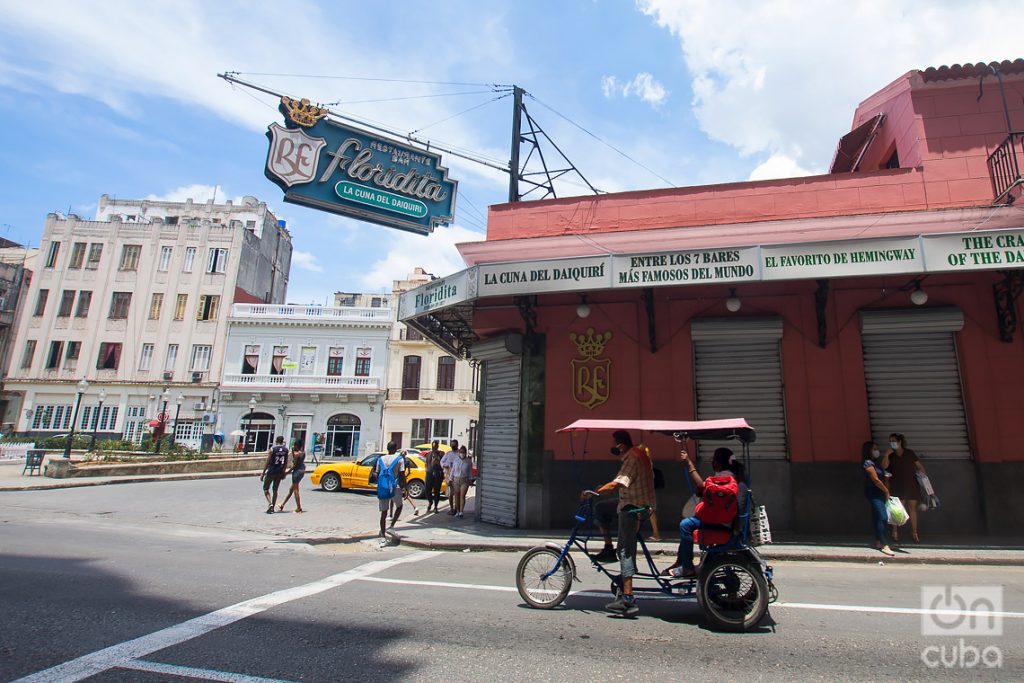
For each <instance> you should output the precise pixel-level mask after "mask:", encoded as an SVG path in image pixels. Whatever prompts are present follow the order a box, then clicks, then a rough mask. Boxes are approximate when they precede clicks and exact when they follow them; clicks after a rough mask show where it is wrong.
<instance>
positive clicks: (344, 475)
mask: <svg viewBox="0 0 1024 683" xmlns="http://www.w3.org/2000/svg"><path fill="white" fill-rule="evenodd" d="M382 455H386V454H385V453H383V452H381V453H371V454H370V455H367V456H365V457H364V458H362V459H361V460H356V461H348V462H325V463H321V464H320V465H318V466H317V468H316V469H315V470H313V474H311V475H310V476H309V481H310V483H312V484H313V486H319V487H320V488H322V489H323V490H324V491H340V490H341V489H353V490H356V491H376V490H377V481H376V480H374V481H373V482H371V481H370V475H371V474H373V468H374V466H375V465H376V464H377V460H378V459H379V458H380V457H381V456H382ZM405 458H406V461H405V462H406V472H405V481H406V485H407V486H408V488H409V495H410V496H412V497H413V498H422V497H423V496H424V495H425V494H426V492H427V482H426V478H427V470H426V466H425V463H424V461H423V458H422V457H420V455H419V454H418V453H417V452H416V451H414V450H409V451H405ZM445 489H446V483H445V482H442V483H441V493H442V494H444V492H445Z"/></svg>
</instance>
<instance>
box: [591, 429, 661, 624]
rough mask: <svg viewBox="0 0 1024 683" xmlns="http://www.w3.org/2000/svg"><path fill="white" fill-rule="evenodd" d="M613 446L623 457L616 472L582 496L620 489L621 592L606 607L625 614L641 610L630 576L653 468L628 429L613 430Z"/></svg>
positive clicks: (651, 486)
mask: <svg viewBox="0 0 1024 683" xmlns="http://www.w3.org/2000/svg"><path fill="white" fill-rule="evenodd" d="M612 440H613V441H614V442H615V445H614V446H613V447H612V449H611V452H612V454H613V455H621V456H622V465H621V466H620V467H619V473H618V474H617V475H616V476H615V478H614V479H612V480H611V481H610V482H608V483H607V484H604V485H603V486H600V487H598V488H597V489H596V490H595V491H584V492H583V494H582V496H581V497H582V498H588V497H591V496H592V495H595V494H596V495H599V496H600V495H603V494H605V493H611V492H612V491H614V490H616V489H618V491H619V507H618V512H619V564H620V566H621V568H622V593H621V595H618V596H616V598H615V600H614V601H612V602H610V603H608V604H607V605H605V608H606V609H608V610H610V611H612V612H617V613H619V614H622V615H625V616H632V615H634V614H636V613H637V612H639V611H640V609H639V608H638V607H637V606H636V600H635V599H634V598H633V576H634V575H635V574H636V535H637V532H638V531H639V530H640V523H641V521H642V520H643V519H644V518H646V516H647V514H648V513H649V512H650V510H651V509H652V508H654V506H655V498H654V467H653V466H652V465H651V458H650V456H649V455H647V452H646V451H645V450H644V449H643V448H640V447H638V446H634V445H633V437H631V436H630V435H629V432H627V431H625V430H623V429H619V430H616V431H614V432H612Z"/></svg>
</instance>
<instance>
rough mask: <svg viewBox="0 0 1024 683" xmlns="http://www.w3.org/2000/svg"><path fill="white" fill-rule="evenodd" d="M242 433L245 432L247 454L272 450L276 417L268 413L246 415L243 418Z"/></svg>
mask: <svg viewBox="0 0 1024 683" xmlns="http://www.w3.org/2000/svg"><path fill="white" fill-rule="evenodd" d="M241 428H242V431H244V432H245V452H246V453H258V452H260V451H266V450H270V444H272V443H273V442H274V416H273V415H270V414H268V413H252V415H251V416H250V415H249V414H248V413H246V415H245V416H243V417H242V427H241Z"/></svg>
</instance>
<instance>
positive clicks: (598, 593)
mask: <svg viewBox="0 0 1024 683" xmlns="http://www.w3.org/2000/svg"><path fill="white" fill-rule="evenodd" d="M355 581H371V582H373V583H391V584H402V585H406V586H434V587H437V588H460V589H470V590H480V591H497V592H503V593H517V592H518V589H516V588H515V587H513V586H493V585H487V584H479V583H453V582H450V581H417V580H412V579H385V578H382V577H377V576H367V577H359V578H357V579H355ZM609 595H611V591H602V590H595V589H585V590H579V591H573V592H572V593H569V597H573V596H582V597H588V598H594V597H596V598H604V597H608V596H609ZM695 595H696V594H695V593H691V594H681V595H669V594H667V593H647V592H641V593H637V599H639V600H644V601H647V600H681V599H682V600H685V599H686V598H689V597H695ZM771 606H772V607H783V608H788V609H808V610H824V611H829V612H868V613H871V612H875V613H881V614H916V615H921V614H934V615H940V616H965V617H972V616H976V617H1006V618H1008V619H1024V612H988V611H983V612H974V611H971V610H955V609H923V608H918V607H873V606H869V605H828V604H817V603H811V602H775V603H772V605H771Z"/></svg>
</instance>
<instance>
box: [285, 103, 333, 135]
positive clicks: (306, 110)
mask: <svg viewBox="0 0 1024 683" xmlns="http://www.w3.org/2000/svg"><path fill="white" fill-rule="evenodd" d="M281 107H282V108H283V110H284V115H285V116H287V117H288V119H289V120H290V121H291V122H292V123H294V124H295V125H297V126H302V127H303V128H309V127H311V126H313V125H315V124H316V122H317V121H319V120H320V119H322V118H323V117H325V116H327V114H328V112H327V109H326V108H324V107H318V106H316V105H315V104H310V103H309V100H307V99H306V98H305V97H303V98H302V99H301V100H293V99H292V98H290V97H282V98H281Z"/></svg>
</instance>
